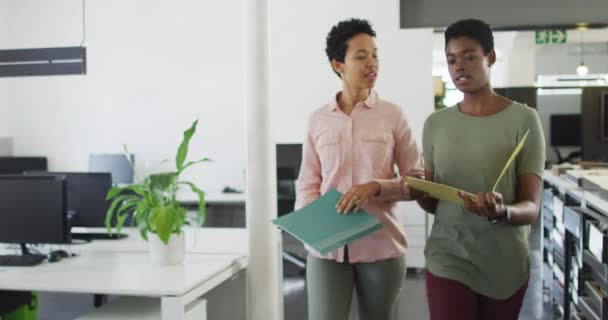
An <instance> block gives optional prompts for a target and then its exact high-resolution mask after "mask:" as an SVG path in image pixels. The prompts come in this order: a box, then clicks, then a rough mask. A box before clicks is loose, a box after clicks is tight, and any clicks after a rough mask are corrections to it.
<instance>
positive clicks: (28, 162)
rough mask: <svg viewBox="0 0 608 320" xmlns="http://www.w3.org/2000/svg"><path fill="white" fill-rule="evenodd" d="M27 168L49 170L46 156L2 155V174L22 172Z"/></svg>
mask: <svg viewBox="0 0 608 320" xmlns="http://www.w3.org/2000/svg"><path fill="white" fill-rule="evenodd" d="M27 170H47V162H46V157H0V174H22V173H23V172H24V171H27Z"/></svg>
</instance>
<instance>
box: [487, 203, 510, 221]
mask: <svg viewBox="0 0 608 320" xmlns="http://www.w3.org/2000/svg"><path fill="white" fill-rule="evenodd" d="M488 220H489V221H490V222H491V223H499V222H503V223H507V222H509V221H511V211H509V206H507V205H505V215H504V216H502V217H500V218H499V219H495V218H491V217H488Z"/></svg>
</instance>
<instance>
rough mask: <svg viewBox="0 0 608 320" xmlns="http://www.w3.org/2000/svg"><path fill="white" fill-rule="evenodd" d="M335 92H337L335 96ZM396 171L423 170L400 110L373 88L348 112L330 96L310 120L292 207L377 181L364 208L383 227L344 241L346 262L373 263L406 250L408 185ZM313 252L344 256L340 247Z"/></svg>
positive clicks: (417, 172)
mask: <svg viewBox="0 0 608 320" xmlns="http://www.w3.org/2000/svg"><path fill="white" fill-rule="evenodd" d="M336 97H337V95H336ZM395 164H396V165H397V167H398V168H399V176H406V175H422V174H423V171H422V169H421V157H420V153H419V151H418V147H417V145H416V141H415V140H414V137H413V136H412V130H411V128H410V126H409V124H408V121H407V119H406V117H405V114H404V113H403V111H402V110H401V109H400V108H399V107H397V106H396V105H394V104H392V103H390V102H387V101H384V100H382V99H380V98H378V95H377V94H376V92H375V91H373V90H372V92H371V93H370V95H369V97H368V98H367V100H366V101H365V102H359V103H357V104H356V105H355V107H354V108H353V111H352V113H351V115H350V116H348V115H346V114H345V113H344V112H342V111H341V110H340V108H339V107H338V103H337V101H336V99H335V98H334V100H333V101H331V102H330V103H329V104H328V105H325V106H323V107H322V108H320V109H318V110H316V111H315V112H314V113H313V114H312V115H311V116H310V119H309V123H308V133H307V135H306V141H305V142H304V147H303V153H302V166H301V169H300V176H299V177H298V187H297V192H296V209H299V208H301V207H303V206H305V205H307V204H309V203H310V202H312V201H314V200H315V199H317V198H318V197H319V196H320V195H321V194H323V193H325V192H327V191H328V190H330V189H333V188H336V189H338V191H340V192H342V193H344V192H346V191H348V189H350V188H351V187H352V186H353V185H356V184H361V183H366V182H369V181H378V182H380V185H381V191H380V194H379V195H378V196H376V197H374V198H371V199H370V200H369V201H368V203H367V205H365V206H364V207H363V210H365V211H366V212H368V213H369V214H371V215H373V216H374V217H376V218H378V220H380V221H381V222H382V224H383V228H382V229H380V230H378V231H376V232H373V233H371V234H369V235H367V236H365V237H363V238H361V239H359V240H355V241H353V242H351V243H349V244H348V256H349V261H350V262H353V263H354V262H374V261H377V260H383V259H389V258H394V257H398V256H401V255H403V254H404V252H405V247H406V246H407V241H406V238H405V234H404V232H403V229H402V227H401V225H400V224H399V222H398V221H397V217H396V216H395V206H396V201H398V200H408V199H410V196H409V189H408V188H407V187H406V186H405V185H404V184H403V183H402V180H401V178H400V177H395V170H394V165H395ZM306 249H307V250H308V251H309V253H311V254H312V255H313V256H316V257H318V258H324V259H331V260H336V261H338V262H343V261H344V248H340V249H338V250H335V251H333V252H330V253H328V254H327V255H324V256H323V255H321V254H320V253H318V252H316V251H315V250H314V249H312V248H310V247H308V246H307V247H306Z"/></svg>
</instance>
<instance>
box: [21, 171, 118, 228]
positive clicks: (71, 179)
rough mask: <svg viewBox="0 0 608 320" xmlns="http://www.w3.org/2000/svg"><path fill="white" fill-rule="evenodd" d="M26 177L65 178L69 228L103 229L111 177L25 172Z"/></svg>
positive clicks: (87, 173)
mask: <svg viewBox="0 0 608 320" xmlns="http://www.w3.org/2000/svg"><path fill="white" fill-rule="evenodd" d="M25 174H26V175H32V174H33V175H46V176H56V177H65V179H66V183H67V199H68V212H69V215H70V216H71V219H70V226H71V227H105V224H104V223H105V218H106V212H107V211H108V208H109V207H110V201H107V200H106V195H107V194H108V191H109V190H110V188H112V176H111V174H110V173H102V172H45V171H26V172H25Z"/></svg>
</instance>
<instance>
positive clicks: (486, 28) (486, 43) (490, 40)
mask: <svg viewBox="0 0 608 320" xmlns="http://www.w3.org/2000/svg"><path fill="white" fill-rule="evenodd" d="M444 35H445V46H446V47H447V46H448V42H449V41H450V40H451V39H454V38H460V37H467V38H471V39H473V40H475V41H477V42H479V44H480V45H481V48H482V49H483V53H484V54H488V53H489V52H490V51H492V50H494V36H493V35H492V28H491V27H490V25H489V24H487V23H485V22H484V21H481V20H477V19H465V20H460V21H456V22H454V23H452V24H451V25H450V26H449V27H448V28H447V29H446V30H445V33H444Z"/></svg>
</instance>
